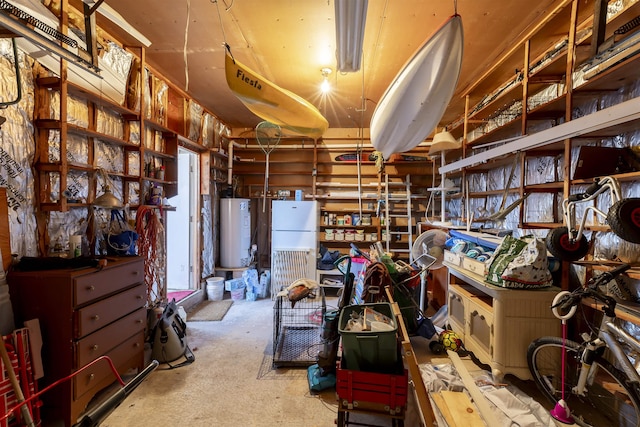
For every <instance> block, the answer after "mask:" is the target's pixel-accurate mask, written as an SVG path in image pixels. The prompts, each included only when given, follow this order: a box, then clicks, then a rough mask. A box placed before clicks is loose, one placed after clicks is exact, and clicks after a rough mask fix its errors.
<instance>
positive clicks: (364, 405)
mask: <svg viewBox="0 0 640 427" xmlns="http://www.w3.org/2000/svg"><path fill="white" fill-rule="evenodd" d="M343 362H344V358H341V359H339V360H338V366H337V371H336V394H337V395H338V418H337V422H336V423H337V425H338V427H344V426H346V425H349V424H350V425H364V424H358V423H355V422H352V423H349V413H351V412H360V413H365V414H370V415H380V416H385V417H389V418H391V421H392V425H393V427H402V426H404V417H405V410H406V407H407V392H408V383H409V376H408V372H407V370H406V369H405V368H404V366H403V362H402V358H401V357H400V358H398V364H397V369H396V370H395V373H380V372H367V371H356V370H349V369H343V365H344V363H343ZM366 425H370V424H366Z"/></svg>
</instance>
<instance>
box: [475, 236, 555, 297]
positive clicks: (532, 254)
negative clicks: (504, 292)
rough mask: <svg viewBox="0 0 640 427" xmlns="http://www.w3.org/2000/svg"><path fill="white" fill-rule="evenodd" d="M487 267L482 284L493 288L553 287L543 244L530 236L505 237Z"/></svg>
mask: <svg viewBox="0 0 640 427" xmlns="http://www.w3.org/2000/svg"><path fill="white" fill-rule="evenodd" d="M487 263H488V264H489V269H488V273H487V279H486V280H487V282H489V283H491V284H493V285H496V286H502V287H505V288H517V289H526V288H540V287H545V286H551V285H552V284H553V278H552V276H551V272H550V271H549V263H548V260H547V249H546V246H545V243H544V242H543V241H542V240H540V239H537V238H535V237H533V236H524V237H522V238H520V239H516V238H513V237H511V236H505V238H504V240H503V241H502V243H501V244H500V246H498V248H497V249H496V250H495V252H494V254H493V256H492V257H491V258H490V259H489V260H488V261H487Z"/></svg>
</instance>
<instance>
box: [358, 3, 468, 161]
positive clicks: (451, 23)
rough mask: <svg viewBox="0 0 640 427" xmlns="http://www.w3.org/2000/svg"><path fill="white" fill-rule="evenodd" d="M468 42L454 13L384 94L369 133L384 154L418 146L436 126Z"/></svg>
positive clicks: (373, 117) (448, 99) (373, 143)
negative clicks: (465, 42)
mask: <svg viewBox="0 0 640 427" xmlns="http://www.w3.org/2000/svg"><path fill="white" fill-rule="evenodd" d="M463 42H464V37H463V31H462V19H461V17H460V15H453V16H452V17H450V18H449V19H448V20H447V21H446V22H445V23H444V25H443V26H442V27H440V29H438V31H436V32H435V33H434V34H433V35H432V36H431V37H430V38H429V39H428V40H427V41H425V43H424V44H423V45H422V46H421V47H420V48H419V49H418V51H417V52H416V53H415V54H414V55H413V57H412V58H411V59H410V60H409V62H407V63H406V64H405V66H404V67H403V68H402V69H401V70H400V72H399V73H398V74H397V75H396V77H395V78H394V80H393V82H392V83H391V85H390V86H389V87H388V88H387V90H386V91H385V93H384V95H382V98H381V99H380V101H379V102H378V105H377V106H376V109H375V111H374V112H373V116H372V118H371V125H370V136H371V144H372V145H373V147H374V148H375V149H376V150H378V151H381V152H382V154H383V155H384V158H385V159H388V158H389V157H390V156H391V155H392V154H393V153H403V152H406V151H409V150H411V149H412V148H414V147H416V146H417V145H418V144H420V142H422V141H424V139H425V138H426V137H427V136H429V135H430V134H431V132H433V130H434V129H435V128H436V126H437V125H438V122H439V121H440V119H441V118H442V115H443V114H444V111H445V109H446V107H447V105H448V104H449V101H451V97H452V96H453V93H454V90H455V88H456V85H457V83H458V77H459V75H460V68H461V66H462V47H463Z"/></svg>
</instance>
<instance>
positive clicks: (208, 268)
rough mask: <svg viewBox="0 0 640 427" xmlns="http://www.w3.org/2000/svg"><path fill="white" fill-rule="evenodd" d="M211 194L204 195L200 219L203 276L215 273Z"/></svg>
mask: <svg viewBox="0 0 640 427" xmlns="http://www.w3.org/2000/svg"><path fill="white" fill-rule="evenodd" d="M211 199H212V197H211V195H209V194H205V195H203V196H202V206H201V210H200V220H201V221H202V227H201V230H202V240H201V241H202V257H201V262H202V278H203V279H204V278H206V277H209V276H212V275H213V273H214V267H215V265H214V260H215V253H214V252H215V244H214V242H215V241H214V239H213V232H214V230H213V212H212V210H211Z"/></svg>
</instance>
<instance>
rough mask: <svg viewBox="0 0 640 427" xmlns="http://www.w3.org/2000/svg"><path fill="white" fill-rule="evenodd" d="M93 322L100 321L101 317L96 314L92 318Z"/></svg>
mask: <svg viewBox="0 0 640 427" xmlns="http://www.w3.org/2000/svg"><path fill="white" fill-rule="evenodd" d="M91 320H100V316H98V315H97V314H94V315H93V316H91Z"/></svg>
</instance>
